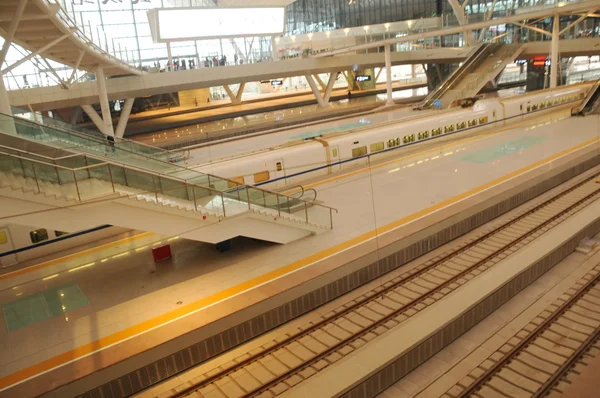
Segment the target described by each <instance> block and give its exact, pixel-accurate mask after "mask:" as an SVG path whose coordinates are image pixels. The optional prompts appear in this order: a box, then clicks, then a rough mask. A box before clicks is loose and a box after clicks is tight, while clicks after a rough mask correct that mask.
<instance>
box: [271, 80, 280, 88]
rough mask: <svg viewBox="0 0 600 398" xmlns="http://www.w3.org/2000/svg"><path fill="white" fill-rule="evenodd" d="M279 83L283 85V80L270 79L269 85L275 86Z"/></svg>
mask: <svg viewBox="0 0 600 398" xmlns="http://www.w3.org/2000/svg"><path fill="white" fill-rule="evenodd" d="M281 85H283V80H271V86H273V87H276V86H281Z"/></svg>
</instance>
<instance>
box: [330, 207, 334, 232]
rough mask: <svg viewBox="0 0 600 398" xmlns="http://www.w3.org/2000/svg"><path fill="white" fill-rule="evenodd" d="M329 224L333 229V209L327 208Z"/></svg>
mask: <svg viewBox="0 0 600 398" xmlns="http://www.w3.org/2000/svg"><path fill="white" fill-rule="evenodd" d="M329 225H330V229H333V209H332V208H331V207H330V208H329Z"/></svg>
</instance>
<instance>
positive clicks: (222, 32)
mask: <svg viewBox="0 0 600 398" xmlns="http://www.w3.org/2000/svg"><path fill="white" fill-rule="evenodd" d="M158 27H159V39H160V40H182V39H215V38H223V37H244V36H279V35H281V34H283V32H284V31H285V8H284V7H264V8H263V7H258V8H173V9H164V8H163V9H159V10H158Z"/></svg>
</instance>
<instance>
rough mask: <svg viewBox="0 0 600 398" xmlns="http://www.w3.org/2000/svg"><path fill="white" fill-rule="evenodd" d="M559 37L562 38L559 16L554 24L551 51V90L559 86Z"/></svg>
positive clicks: (556, 16)
mask: <svg viewBox="0 0 600 398" xmlns="http://www.w3.org/2000/svg"><path fill="white" fill-rule="evenodd" d="M559 36H560V17H559V15H558V14H556V15H555V16H554V21H553V23H552V44H551V49H552V53H551V54H550V58H551V59H550V88H555V87H556V86H557V80H558V64H559V59H558V44H559Z"/></svg>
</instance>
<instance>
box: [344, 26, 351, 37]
mask: <svg viewBox="0 0 600 398" xmlns="http://www.w3.org/2000/svg"><path fill="white" fill-rule="evenodd" d="M348 32H350V29H348V28H346V29H344V33H345V34H346V36H348Z"/></svg>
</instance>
